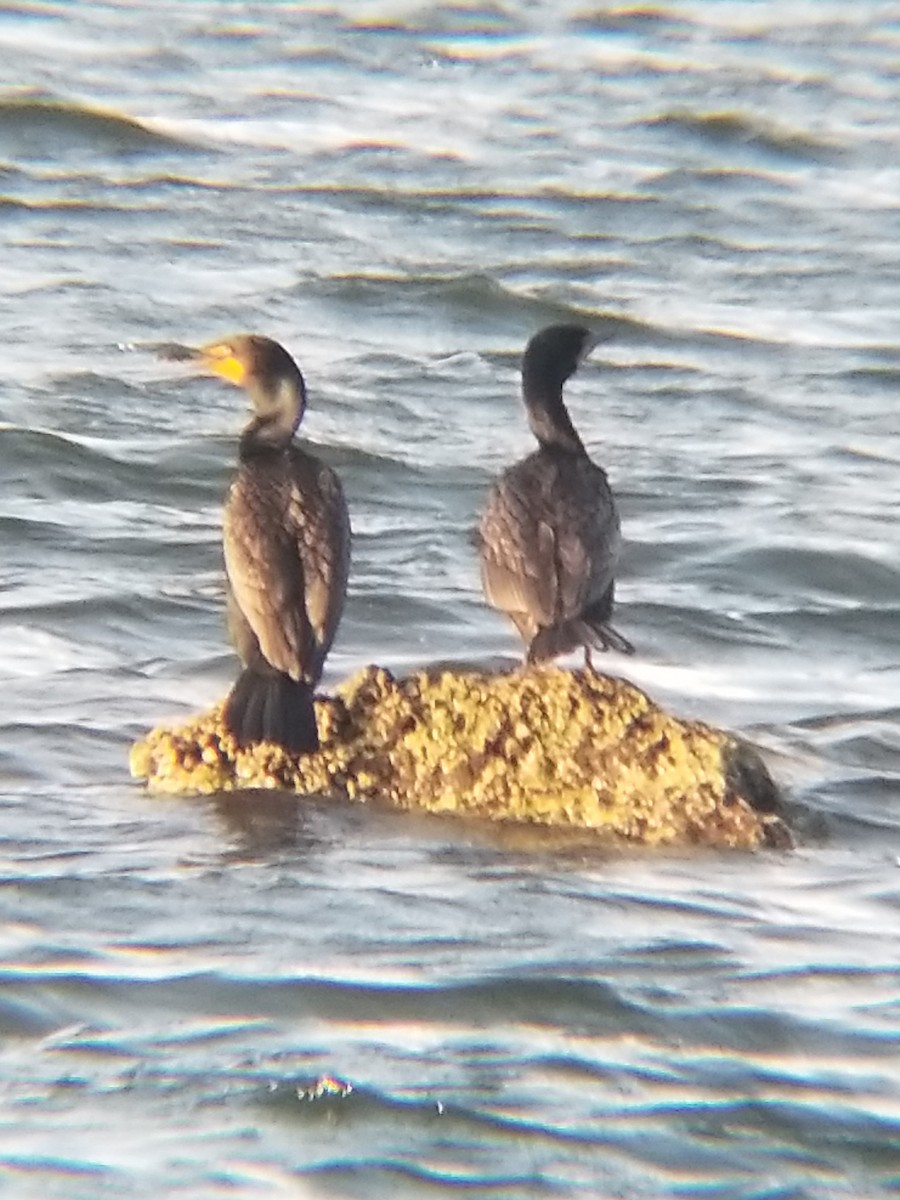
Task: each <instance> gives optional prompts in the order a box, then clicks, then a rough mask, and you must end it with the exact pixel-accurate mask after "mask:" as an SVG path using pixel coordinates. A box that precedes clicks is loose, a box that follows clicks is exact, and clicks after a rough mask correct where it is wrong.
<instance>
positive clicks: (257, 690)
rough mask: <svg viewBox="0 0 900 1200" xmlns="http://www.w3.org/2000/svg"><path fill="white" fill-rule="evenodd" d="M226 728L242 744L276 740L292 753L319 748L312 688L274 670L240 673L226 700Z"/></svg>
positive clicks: (246, 669) (252, 670) (247, 668)
mask: <svg viewBox="0 0 900 1200" xmlns="http://www.w3.org/2000/svg"><path fill="white" fill-rule="evenodd" d="M225 727H226V728H227V729H228V730H229V732H230V733H232V734H233V735H234V737H235V739H236V740H237V743H238V745H239V746H242V747H244V746H250V745H252V744H253V743H254V742H275V743H276V744H277V745H279V746H282V747H283V748H284V749H285V750H287V751H289V752H290V753H291V754H309V753H310V752H312V751H313V750H318V748H319V731H318V729H317V728H316V710H315V708H314V707H313V690H312V687H311V686H310V684H308V683H307V682H306V681H305V680H303V679H300V680H295V679H291V677H290V676H289V675H284V674H282V673H281V672H277V671H271V670H270V671H267V672H265V673H263V672H261V671H255V670H254V669H253V668H252V667H246V668H245V669H244V670H243V671H242V672H241V673H240V675H239V676H238V678H237V681H236V683H235V685H234V687H233V688H232V689H231V692H230V693H229V696H228V699H227V700H226V701H225Z"/></svg>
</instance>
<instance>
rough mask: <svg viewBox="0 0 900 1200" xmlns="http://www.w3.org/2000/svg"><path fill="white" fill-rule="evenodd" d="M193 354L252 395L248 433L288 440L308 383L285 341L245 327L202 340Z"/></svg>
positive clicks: (263, 439) (251, 437) (259, 439)
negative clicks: (205, 342) (206, 341)
mask: <svg viewBox="0 0 900 1200" xmlns="http://www.w3.org/2000/svg"><path fill="white" fill-rule="evenodd" d="M194 359H195V361H197V362H199V363H200V364H201V365H202V366H203V367H204V369H205V370H207V371H209V372H210V373H211V374H213V375H218V376H219V377H220V378H222V379H226V380H227V381H228V382H229V383H233V384H235V385H236V386H237V387H241V388H243V389H244V391H245V392H246V393H247V395H248V396H249V397H250V403H251V404H252V406H253V420H252V421H251V422H250V424H249V425H248V426H247V428H246V429H245V431H244V438H245V439H247V440H248V441H253V442H255V443H257V444H259V445H271V446H277V445H279V444H281V443H284V442H287V441H290V439H291V438H292V437H293V435H294V433H295V431H296V429H297V426H298V425H299V424H300V422H301V421H302V419H303V413H304V412H305V411H306V385H305V384H304V382H303V376H302V375H301V374H300V368H299V367H298V366H297V364H296V363H295V362H294V360H293V359H292V358H291V356H290V355H289V354H288V352H287V350H285V348H284V347H283V346H281V345H279V343H278V342H276V341H273V340H272V338H268V337H263V336H262V335H261V334H258V333H241V334H237V335H235V336H234V337H230V338H224V339H223V340H221V341H217V342H210V343H209V345H207V346H201V347H200V349H199V350H197V351H196V352H195V354H194Z"/></svg>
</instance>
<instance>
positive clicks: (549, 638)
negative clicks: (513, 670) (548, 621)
mask: <svg viewBox="0 0 900 1200" xmlns="http://www.w3.org/2000/svg"><path fill="white" fill-rule="evenodd" d="M580 646H583V647H584V649H585V653H586V654H587V656H588V659H590V651H591V650H618V652H619V653H620V654H634V646H632V644H631V642H629V641H628V639H627V638H625V637H622V635H621V633H618V632H617V631H616V630H615V629H613V627H612V626H611V625H607V624H606V623H605V622H601V621H588V620H586V619H585V618H584V617H574V618H573V619H572V620H571V621H563V622H562V624H560V625H553V626H550V627H548V628H545V629H539V630H538V632H537V633H536V634H535V635H534V637H533V638H532V639H531V645H530V646H529V647H528V662H530V663H536V662H546V661H547V660H548V659H551V658H558V657H559V656H560V655H561V654H569V653H571V651H572V650H577V649H578V648H579V647H580Z"/></svg>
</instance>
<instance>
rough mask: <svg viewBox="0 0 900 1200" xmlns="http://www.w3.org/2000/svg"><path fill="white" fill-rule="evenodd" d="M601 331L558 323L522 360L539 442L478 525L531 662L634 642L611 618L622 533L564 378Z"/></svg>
mask: <svg viewBox="0 0 900 1200" xmlns="http://www.w3.org/2000/svg"><path fill="white" fill-rule="evenodd" d="M599 340H600V339H599V338H598V337H596V336H595V335H593V334H592V333H591V332H590V330H588V329H584V328H582V327H581V326H580V325H549V326H547V328H545V329H542V330H540V332H539V333H536V334H535V335H534V337H533V338H532V339H531V341H530V342H529V343H528V345H527V346H526V348H525V354H524V357H523V359H522V394H523V397H524V400H525V409H526V412H527V413H528V424H529V425H530V426H531V431H532V433H533V434H534V436H535V437H536V438H537V440H538V442H539V443H540V446H539V448H538V449H537V450H535V451H534V453H533V454H530V455H529V456H528V457H527V458H525V459H523V460H522V461H521V462H518V463H516V464H515V466H512V467H510V468H508V469H507V470H506V471H504V472H503V474H502V475H501V476H500V478H499V479H498V480H497V481H496V483H495V484H494V485H493V487H492V488H491V491H490V494H489V495H488V499H487V504H486V505H485V508H484V512H483V514H482V517H481V522H480V525H479V529H478V544H479V548H480V552H481V578H482V583H483V585H484V592H485V596H486V597H487V600H488V603H489V604H491V605H492V606H493V607H494V608H496V609H499V610H500V611H501V612H504V613H506V614H507V616H509V617H510V619H511V620H512V622H513V623H514V625H515V626H516V628H517V629H518V631H519V633H520V634H521V635H522V638H523V639H524V641H525V645H526V647H527V649H526V661H527V662H530V663H531V662H540V661H541V660H544V659H550V658H555V657H556V656H557V655H559V654H567V653H568V652H570V651H571V650H575V649H577V648H578V647H579V646H583V647H584V652H585V662H586V663H587V665H588V666H592V662H591V651H592V650H593V649H597V650H610V649H612V650H619V651H621V652H622V653H624V654H632V653H633V652H634V647H633V646H632V645H631V643H630V642H629V641H627V640H626V639H625V638H624V637H622V635H621V634H619V633H617V632H616V631H615V630H614V629H613V628H612V626H611V625H610V624H609V620H610V617H611V616H612V608H613V592H614V588H615V583H614V575H615V569H616V563H617V561H618V558H619V547H620V542H621V537H620V533H619V514H618V512H617V511H616V504H615V500H614V498H613V494H612V491H611V490H610V486H609V483H608V481H607V478H606V473H605V472H604V471H603V469H602V468H601V467H598V466H597V465H596V463H593V462H591V460H590V458H588V455H587V451H586V450H585V448H584V445H583V444H582V441H581V438H580V437H579V436H578V433H577V432H576V430H575V427H574V425H573V424H572V421H571V418H570V417H569V413H568V411H567V409H566V406H565V403H564V402H563V384H564V383H565V381H566V380H567V379H568V378H569V376H570V375H572V374H574V372H575V371H576V369H577V368H578V365H579V363H581V362H582V361H583V360H584V358H585V357H586V356H587V355H588V354H589V353H590V351H591V350H593V348H594V346H595V345H596V344H597V342H598V341H599Z"/></svg>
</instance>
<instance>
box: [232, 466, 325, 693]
mask: <svg viewBox="0 0 900 1200" xmlns="http://www.w3.org/2000/svg"><path fill="white" fill-rule="evenodd" d="M267 499H268V497H267V496H266V494H265V492H264V490H262V489H260V488H259V487H258V486H257V483H256V481H255V480H254V479H253V477H252V476H251V475H248V474H243V473H242V474H239V475H238V477H237V478H236V479H235V480H234V482H233V484H232V485H231V489H230V491H229V493H228V500H227V501H226V504H225V513H224V520H223V534H224V537H223V543H224V548H225V568H226V570H227V572H228V580H229V583H230V584H231V589H232V592H233V594H234V600H235V602H236V604H237V606H238V608H239V609H240V611H241V613H242V614H243V616H244V618H245V620H246V621H247V623H248V625H249V626H250V628H251V629H252V630H253V633H254V634H255V636H256V639H257V641H258V642H259V647H260V650H261V651H262V654H263V656H264V657H265V659H266V660H267V661H268V662H269V663H271V665H272V666H273V667H275V668H276V669H277V670H279V671H284V672H285V673H286V674H287V675H290V676H291V677H292V678H294V679H299V678H301V677H302V676H304V675H305V674H306V673H307V670H308V667H309V664H310V661H311V659H312V658H314V657H315V655H314V651H315V641H316V639H315V634H314V631H313V629H312V626H311V624H310V622H309V619H308V617H307V612H306V600H305V585H306V581H305V575H304V570H303V562H302V559H301V556H300V553H299V549H298V546H297V543H296V539H295V538H294V537H293V536H292V531H291V530H290V529H288V528H286V525H285V523H284V521H283V519H279V517H278V515H276V514H274V513H273V510H272V507H271V504H269V503H267Z"/></svg>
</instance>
